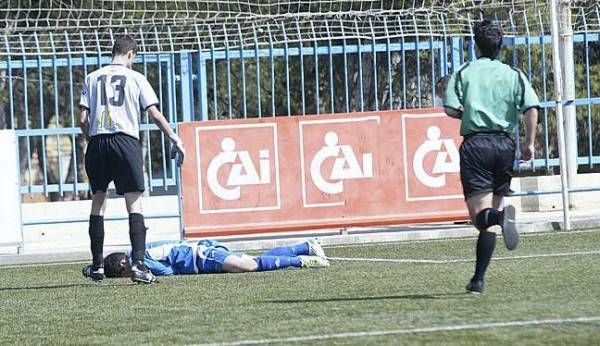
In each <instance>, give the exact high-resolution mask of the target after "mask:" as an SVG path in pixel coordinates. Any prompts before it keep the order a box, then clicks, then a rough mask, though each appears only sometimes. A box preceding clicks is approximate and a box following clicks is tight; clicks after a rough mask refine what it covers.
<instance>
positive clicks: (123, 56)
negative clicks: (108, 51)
mask: <svg viewBox="0 0 600 346" xmlns="http://www.w3.org/2000/svg"><path fill="white" fill-rule="evenodd" d="M136 54H137V43H136V42H135V40H134V39H133V38H132V37H131V36H129V35H124V36H121V37H119V38H117V39H116V41H115V44H114V45H113V49H112V57H113V60H115V59H119V60H122V61H123V62H124V63H125V65H127V67H131V65H133V59H134V58H135V55H136Z"/></svg>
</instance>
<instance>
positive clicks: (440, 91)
mask: <svg viewBox="0 0 600 346" xmlns="http://www.w3.org/2000/svg"><path fill="white" fill-rule="evenodd" d="M451 77H452V75H451V74H447V75H445V76H444V77H442V78H440V79H438V80H437V82H435V94H436V95H437V96H439V97H443V96H444V93H445V92H446V88H447V87H448V82H449V81H450V78H451Z"/></svg>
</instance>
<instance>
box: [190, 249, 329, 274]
mask: <svg viewBox="0 0 600 346" xmlns="http://www.w3.org/2000/svg"><path fill="white" fill-rule="evenodd" d="M288 250H289V249H288ZM284 251H285V250H284V249H282V248H280V249H279V250H277V251H275V252H280V253H281V252H284ZM268 253H269V252H267V253H265V254H263V255H260V256H257V257H251V256H249V255H246V254H242V253H232V252H229V251H227V250H224V249H222V248H215V249H211V250H209V251H207V253H206V254H205V255H206V257H205V258H203V259H202V260H201V261H200V263H199V269H200V272H203V273H245V272H254V271H272V270H280V269H286V268H290V267H292V268H322V267H328V266H329V261H327V259H325V258H322V257H319V256H310V255H299V256H285V255H279V256H278V255H272V252H271V255H269V254H268Z"/></svg>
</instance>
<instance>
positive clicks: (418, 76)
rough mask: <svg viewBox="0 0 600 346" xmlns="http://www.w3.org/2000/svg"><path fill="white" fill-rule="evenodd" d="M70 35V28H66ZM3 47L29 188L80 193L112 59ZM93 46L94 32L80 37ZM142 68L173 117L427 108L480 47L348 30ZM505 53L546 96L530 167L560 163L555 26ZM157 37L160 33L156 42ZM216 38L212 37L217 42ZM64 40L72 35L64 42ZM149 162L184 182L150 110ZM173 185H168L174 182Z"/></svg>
mask: <svg viewBox="0 0 600 346" xmlns="http://www.w3.org/2000/svg"><path fill="white" fill-rule="evenodd" d="M65 39H66V42H68V37H65ZM4 41H5V42H6V45H5V47H6V49H7V54H5V55H2V56H0V118H1V116H2V115H4V119H6V124H5V127H7V128H12V129H15V130H16V133H17V135H18V137H19V150H20V153H19V156H20V165H21V178H22V179H21V192H22V193H23V194H30V195H33V194H39V193H42V194H44V195H46V196H49V195H51V194H55V195H58V196H60V197H63V196H64V195H65V193H74V194H78V193H81V192H85V191H87V189H88V184H87V182H86V178H85V174H84V172H83V170H82V164H81V163H82V162H83V148H84V147H85V142H84V139H83V138H82V137H81V136H79V135H80V130H79V128H78V120H77V119H78V108H77V104H78V101H79V89H80V87H81V83H82V80H83V78H84V76H85V75H86V74H87V73H89V72H91V71H92V70H94V69H96V68H98V67H100V66H103V65H105V64H107V63H109V62H110V57H109V55H107V54H106V52H101V51H100V49H98V50H97V53H96V54H78V55H74V54H70V53H68V54H66V55H65V54H56V53H50V54H45V53H44V54H42V52H40V54H39V55H37V56H31V55H27V54H24V52H25V48H24V47H22V50H23V51H22V52H19V51H8V50H9V49H10V47H9V45H8V40H7V39H6V37H4ZM574 42H575V54H576V59H575V61H576V64H577V65H576V69H575V70H576V76H575V79H576V83H577V84H576V85H578V86H579V88H578V90H580V92H579V93H578V96H577V98H576V99H573V100H568V101H566V103H568V104H572V105H575V106H576V108H577V117H578V120H579V136H578V140H579V150H580V152H579V155H578V156H579V157H578V164H579V165H580V167H583V166H585V167H587V168H594V167H595V166H596V165H597V164H598V163H600V143H598V141H597V140H596V139H595V138H594V136H595V134H596V133H598V132H600V131H595V129H599V128H600V108H599V107H598V105H599V104H600V85H596V84H597V83H594V79H595V78H600V76H597V75H598V74H599V73H600V72H599V69H600V60H599V59H598V58H597V57H598V54H600V33H597V32H589V33H583V34H577V35H574ZM79 43H80V44H83V45H86V44H87V45H88V46H89V47H90V49H88V50H86V51H90V50H93V46H94V43H93V42H92V43H88V42H83V41H82V42H79ZM146 44H147V42H144V41H143V40H142V42H140V46H141V49H140V50H141V51H142V53H140V54H139V55H138V57H137V59H136V62H137V64H136V66H135V68H136V69H137V70H139V71H140V72H142V73H144V74H145V75H146V76H147V77H148V79H149V80H150V82H151V84H152V85H153V87H154V88H155V90H156V91H157V94H158V95H159V98H160V102H161V109H162V111H163V112H164V114H165V115H166V116H167V118H168V120H169V122H170V123H171V124H172V126H173V127H175V125H176V123H177V122H181V121H195V120H203V121H204V120H218V119H234V118H250V117H267V116H290V115H305V114H315V115H317V114H323V113H347V112H356V111H371V110H388V109H401V108H421V107H430V106H432V105H433V100H434V92H435V81H436V80H437V78H439V77H441V76H443V75H445V74H446V73H448V72H451V71H452V70H454V69H456V67H457V66H458V65H460V64H462V63H463V62H464V61H466V60H469V59H473V58H474V57H475V49H474V44H473V41H472V40H470V39H469V37H450V36H445V35H433V34H432V35H429V36H417V37H411V38H404V37H397V38H393V39H391V38H387V39H383V40H382V39H375V37H374V36H373V38H372V39H370V40H369V39H356V38H355V39H341V40H334V41H332V40H330V41H314V42H304V43H294V44H293V45H292V44H287V43H284V44H277V45H275V44H270V45H269V48H263V47H262V46H259V44H258V43H256V45H255V47H246V48H245V49H242V48H239V47H236V48H231V49H230V48H228V46H227V45H225V49H212V48H211V42H210V41H209V42H198V46H200V47H202V49H201V50H199V51H179V52H160V51H159V52H153V53H143V52H144V51H145V49H144V46H145V45H146ZM504 44H505V49H504V51H503V55H502V60H503V61H504V62H507V63H509V64H511V65H513V66H516V67H519V68H521V69H522V70H523V71H524V72H525V74H526V75H527V76H529V78H530V79H531V80H532V84H533V86H534V89H535V90H536V91H537V92H538V94H539V96H540V99H541V100H542V109H543V111H542V113H541V117H540V118H541V124H542V130H541V131H540V133H539V141H538V143H540V144H543V145H542V146H541V147H540V149H541V155H538V157H539V158H538V159H536V160H535V161H534V163H533V167H534V168H544V169H545V170H551V169H553V167H556V166H557V165H558V158H557V145H556V136H555V132H556V131H555V127H554V126H555V122H554V120H553V119H554V111H553V109H552V107H553V106H554V103H553V102H552V101H551V100H552V97H553V91H552V90H553V88H552V85H553V82H552V78H550V75H551V73H552V71H551V64H550V63H549V62H548V61H549V59H550V54H551V49H550V45H551V38H550V36H549V35H547V34H544V33H542V34H540V35H535V36H519V37H507V38H505V41H504ZM157 46H158V45H157ZM213 48H214V47H213ZM67 50H68V46H67ZM141 130H142V141H143V143H144V147H145V149H146V151H145V152H146V154H145V155H146V157H145V164H146V167H145V169H146V172H147V175H148V187H149V189H150V191H151V193H158V192H159V191H165V190H169V189H170V188H171V187H173V186H175V185H176V178H175V176H176V174H175V167H174V165H173V164H172V162H171V160H169V159H168V156H167V149H168V148H167V143H165V140H164V137H163V136H162V134H160V132H159V131H158V130H157V128H156V126H155V125H154V124H151V123H149V121H148V118H147V116H146V117H144V118H143V119H142V125H141ZM174 192H175V190H174V189H171V190H169V193H174Z"/></svg>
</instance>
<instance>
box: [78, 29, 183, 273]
mask: <svg viewBox="0 0 600 346" xmlns="http://www.w3.org/2000/svg"><path fill="white" fill-rule="evenodd" d="M136 53H137V44H136V42H135V40H133V39H132V38H131V37H130V36H123V37H120V38H118V39H117V40H116V41H115V43H114V46H113V49H112V63H111V64H110V65H107V66H104V67H102V68H100V69H98V70H96V71H94V72H92V73H90V74H89V75H88V76H87V77H86V79H85V84H84V86H83V89H82V91H81V100H80V102H79V106H80V110H81V113H80V127H81V130H82V132H83V133H84V134H85V135H86V137H88V138H89V143H88V147H87V151H86V153H85V170H86V172H87V175H88V178H89V181H90V187H91V191H92V194H93V196H92V208H91V213H90V221H89V235H90V242H91V252H92V264H91V265H89V266H87V267H85V268H84V269H83V271H84V275H85V276H86V277H88V278H90V279H92V280H94V281H100V280H102V279H104V268H103V255H102V251H103V246H104V216H103V215H104V211H105V209H106V198H107V196H106V189H107V188H108V184H109V183H110V182H111V181H113V182H114V184H115V187H116V190H117V194H119V195H124V196H125V204H126V207H127V212H128V213H129V237H130V240H131V247H132V255H131V256H132V261H133V262H132V265H131V280H133V281H134V282H141V283H153V282H154V281H155V277H154V275H152V273H151V272H150V270H148V268H146V266H145V265H144V262H143V261H144V253H145V243H146V226H145V224H144V216H143V215H142V192H143V191H144V174H143V156H142V147H141V145H140V141H139V130H140V128H139V119H140V116H141V112H142V111H143V110H145V111H148V114H149V115H150V118H152V120H153V121H154V123H156V125H157V126H158V127H159V129H160V130H161V131H162V132H163V133H164V134H165V136H166V137H167V138H168V139H169V140H170V141H171V144H172V147H171V157H172V158H175V157H177V159H178V163H179V164H181V162H182V161H183V157H184V153H185V150H184V148H183V142H182V141H181V139H179V137H178V136H177V135H176V134H175V133H174V132H173V130H172V129H171V127H170V125H169V123H168V122H167V120H166V119H165V118H164V116H163V115H162V114H161V112H160V111H159V110H158V107H157V106H158V97H157V96H156V94H155V92H154V90H153V89H152V87H151V86H150V83H148V80H146V78H145V77H144V76H143V75H142V74H140V73H138V72H136V71H133V70H132V69H131V67H132V65H133V60H134V58H135V56H136Z"/></svg>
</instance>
